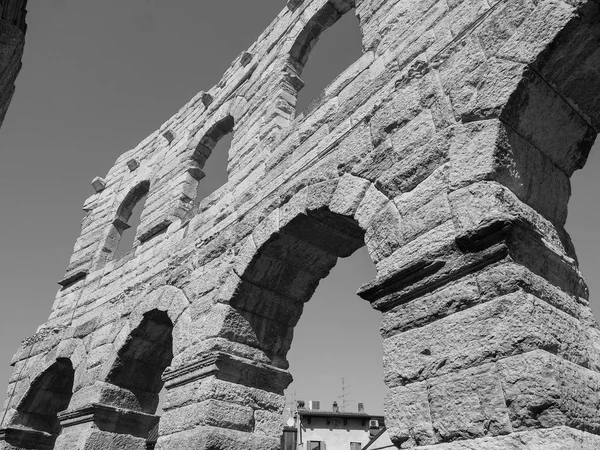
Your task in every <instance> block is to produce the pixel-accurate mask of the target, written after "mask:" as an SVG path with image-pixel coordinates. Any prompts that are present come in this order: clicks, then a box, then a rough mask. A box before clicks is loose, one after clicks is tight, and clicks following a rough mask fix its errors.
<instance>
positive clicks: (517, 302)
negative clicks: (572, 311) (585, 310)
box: [383, 292, 598, 386]
mask: <svg viewBox="0 0 600 450" xmlns="http://www.w3.org/2000/svg"><path fill="white" fill-rule="evenodd" d="M438 336H452V339H444V340H439V339H438ZM585 336H586V327H585V326H583V325H582V324H581V323H579V321H577V320H576V319H574V318H573V317H571V316H569V315H567V314H565V313H563V312H561V311H559V310H557V309H556V308H554V307H552V306H550V305H549V304H547V303H546V302H543V301H540V300H539V299H537V298H535V297H533V296H532V295H526V294H524V293H520V292H516V293H514V294H509V295H506V296H504V297H500V298H497V299H495V300H492V301H490V302H487V303H484V304H480V305H476V306H474V307H472V308H469V309H467V310H465V311H462V312H458V313H455V314H453V315H450V316H447V317H445V318H442V319H440V320H438V321H436V322H433V323H431V324H429V325H425V326H423V327H421V328H416V329H412V330H409V331H407V332H404V333H400V334H398V335H395V336H393V337H389V338H387V339H385V340H384V343H383V346H384V354H385V356H384V372H385V379H386V382H387V383H388V385H389V386H398V385H401V384H404V383H408V382H412V381H421V380H424V379H427V378H430V377H432V376H440V375H443V374H447V373H451V372H454V371H457V370H461V369H464V368H468V367H473V366H476V365H480V364H483V363H486V362H490V361H495V360H497V359H499V358H502V357H506V356H510V355H515V354H520V353H524V352H528V351H533V350H536V349H545V350H547V351H551V352H554V353H556V354H558V355H560V356H561V357H563V358H565V359H567V360H570V361H573V362H574V363H576V364H581V365H583V366H589V365H590V364H591V363H594V362H595V361H597V360H598V356H597V355H596V354H595V351H596V349H595V348H593V347H590V346H589V345H588V344H586V343H585V342H587V339H585Z"/></svg>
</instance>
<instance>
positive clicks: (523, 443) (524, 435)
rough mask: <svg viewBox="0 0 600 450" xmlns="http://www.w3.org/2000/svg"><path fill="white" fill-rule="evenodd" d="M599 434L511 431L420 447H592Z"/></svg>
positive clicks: (598, 442) (470, 449) (573, 449)
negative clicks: (506, 433)
mask: <svg viewBox="0 0 600 450" xmlns="http://www.w3.org/2000/svg"><path fill="white" fill-rule="evenodd" d="M599 445H600V438H599V437H598V436H597V435H595V434H591V433H588V432H585V431H580V430H574V429H573V428H568V427H556V428H550V429H546V430H532V431H526V432H520V433H512V434H509V435H508V436H494V437H484V438H479V439H473V440H466V441H456V442H452V443H444V444H438V445H435V446H425V447H422V449H423V450H480V449H486V450H593V449H596V448H598V446H599Z"/></svg>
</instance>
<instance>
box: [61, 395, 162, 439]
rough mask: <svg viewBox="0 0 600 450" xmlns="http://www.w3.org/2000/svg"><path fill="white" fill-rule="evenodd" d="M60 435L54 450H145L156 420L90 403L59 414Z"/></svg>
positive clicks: (156, 417)
mask: <svg viewBox="0 0 600 450" xmlns="http://www.w3.org/2000/svg"><path fill="white" fill-rule="evenodd" d="M58 417H59V420H60V423H61V426H62V432H61V435H60V436H59V437H58V439H57V440H56V445H55V447H54V449H55V450H75V449H88V448H102V449H103V450H145V449H146V440H147V438H148V435H149V433H150V431H151V430H152V429H153V428H154V427H155V426H156V424H157V423H158V420H159V417H158V416H154V415H151V414H144V413H141V412H137V411H131V410H127V409H123V408H115V407H113V406H107V405H102V404H98V403H94V404H91V405H88V406H84V407H82V408H79V409H75V410H70V411H65V412H62V413H60V414H59V416H58Z"/></svg>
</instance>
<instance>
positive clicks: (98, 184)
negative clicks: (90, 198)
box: [92, 177, 106, 192]
mask: <svg viewBox="0 0 600 450" xmlns="http://www.w3.org/2000/svg"><path fill="white" fill-rule="evenodd" d="M92 187H93V188H94V190H95V191H96V192H102V191H103V190H104V189H105V188H106V181H105V180H104V179H103V178H100V177H96V178H94V179H93V180H92Z"/></svg>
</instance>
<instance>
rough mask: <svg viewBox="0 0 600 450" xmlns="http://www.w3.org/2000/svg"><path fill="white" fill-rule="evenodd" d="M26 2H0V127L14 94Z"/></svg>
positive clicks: (23, 35) (18, 69)
mask: <svg viewBox="0 0 600 450" xmlns="http://www.w3.org/2000/svg"><path fill="white" fill-rule="evenodd" d="M26 7H27V0H0V126H2V122H4V117H5V116H6V111H7V109H8V106H9V105H10V101H11V100H12V96H13V94H14V93H15V80H16V78H17V75H18V74H19V71H20V70H21V66H22V64H21V59H22V58H23V47H24V46H25V32H26V31H27V24H26V23H25V16H26V14H27V10H26V9H25V8H26Z"/></svg>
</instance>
